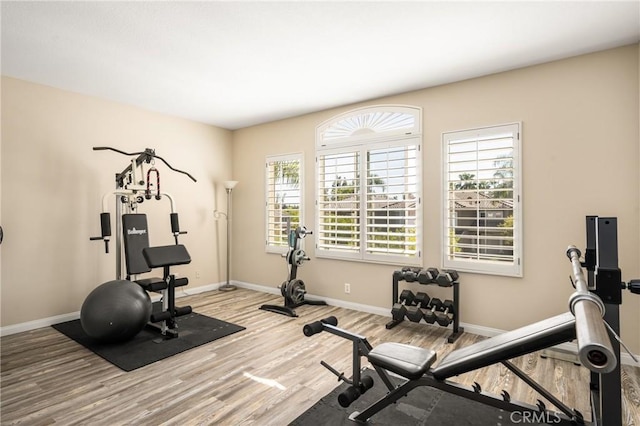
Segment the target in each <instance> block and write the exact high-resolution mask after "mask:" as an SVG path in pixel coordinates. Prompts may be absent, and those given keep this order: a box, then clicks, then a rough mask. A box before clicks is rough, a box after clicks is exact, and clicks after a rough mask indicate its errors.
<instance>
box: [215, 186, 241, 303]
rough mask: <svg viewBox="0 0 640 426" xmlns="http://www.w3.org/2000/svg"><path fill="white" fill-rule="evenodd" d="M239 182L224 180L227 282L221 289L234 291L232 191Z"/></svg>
mask: <svg viewBox="0 0 640 426" xmlns="http://www.w3.org/2000/svg"><path fill="white" fill-rule="evenodd" d="M237 184H238V181H237V180H228V181H225V182H224V188H225V190H226V191H227V214H226V217H227V283H226V284H223V285H221V286H220V288H219V289H218V290H220V291H233V290H235V289H236V286H235V285H231V284H230V278H231V192H232V191H233V188H235V186H236V185H237Z"/></svg>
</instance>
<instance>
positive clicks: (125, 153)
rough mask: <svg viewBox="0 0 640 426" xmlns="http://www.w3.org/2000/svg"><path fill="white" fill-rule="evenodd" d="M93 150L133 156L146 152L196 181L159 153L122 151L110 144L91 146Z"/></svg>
mask: <svg viewBox="0 0 640 426" xmlns="http://www.w3.org/2000/svg"><path fill="white" fill-rule="evenodd" d="M93 150H94V151H113V152H117V153H118V154H122V155H129V156H133V155H142V154H148V155H150V156H151V157H153V158H157V159H158V160H160V161H162V162H163V163H164V164H165V165H166V166H167V167H168V168H169V169H171V170H173V171H174V172H178V173H182V174H184V175H187V176H189V178H191V180H192V181H194V182H197V180H196V179H195V178H194V177H193V176H191V175H190V174H189V173H187V172H185V171H183V170H179V169H176V168H174V167H173V166H171V164H169V163H168V162H167V160H165V159H164V158H162V157H160V156H159V155H157V154H156V153H149V152H124V151H121V150H119V149H116V148H112V147H110V146H94V147H93Z"/></svg>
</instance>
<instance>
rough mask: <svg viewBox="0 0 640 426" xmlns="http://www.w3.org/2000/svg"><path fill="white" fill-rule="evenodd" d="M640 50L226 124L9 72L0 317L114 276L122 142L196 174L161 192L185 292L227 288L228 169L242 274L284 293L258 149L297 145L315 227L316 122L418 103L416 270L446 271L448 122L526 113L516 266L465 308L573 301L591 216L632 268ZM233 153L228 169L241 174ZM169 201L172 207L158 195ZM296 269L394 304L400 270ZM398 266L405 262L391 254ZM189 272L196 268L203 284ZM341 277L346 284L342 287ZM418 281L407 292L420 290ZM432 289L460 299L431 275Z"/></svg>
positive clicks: (631, 312)
mask: <svg viewBox="0 0 640 426" xmlns="http://www.w3.org/2000/svg"><path fill="white" fill-rule="evenodd" d="M639 68H640V47H639V46H638V45H634V46H629V47H625V48H619V49H613V50H609V51H604V52H599V53H595V54H591V55H586V56H581V57H577V58H572V59H568V60H563V61H558V62H554V63H549V64H544V65H540V66H535V67H530V68H526V69H521V70H516V71H511V72H506V73H502V74H497V75H493V76H488V77H484V78H478V79H473V80H468V81H464V82H460V83H455V84H450V85H446V86H441V87H435V88H431V89H425V90H420V91H415V92H411V93H406V94H402V95H398V96H393V97H388V98H384V99H380V100H376V101H372V102H368V103H362V104H357V105H351V106H345V107H341V108H336V109H332V110H328V111H321V112H317V113H314V114H309V115H305V116H301V117H297V118H293V119H289V120H283V121H278V122H273V123H269V124H265V125H261V126H255V127H251V128H247V129H242V130H238V131H235V132H230V131H226V130H222V129H218V128H215V127H212V126H207V125H204V124H198V123H194V122H190V121H187V120H182V119H178V118H174V117H168V116H165V115H162V114H157V113H152V112H148V111H143V110H140V109H137V108H133V107H130V106H126V105H122V104H117V103H113V102H109V101H105V100H100V99H96V98H92V97H87V96H82V95H77V94H73V93H70V92H66V91H62V90H57V89H52V88H49V87H45V86H40V85H36V84H32V83H28V82H24V81H20V80H15V79H11V78H5V77H3V78H2V140H1V142H0V143H1V145H0V147H1V157H0V158H1V162H0V167H1V185H0V191H1V195H2V202H1V211H0V217H1V218H2V226H3V227H4V229H5V235H6V237H5V242H4V243H3V244H2V262H1V276H0V279H1V281H0V284H1V304H0V309H1V315H0V326H2V327H5V326H10V325H13V324H20V323H24V322H27V321H31V320H37V319H42V318H48V317H52V316H55V315H62V314H68V313H71V312H77V311H78V310H79V309H80V306H81V304H82V301H83V300H84V298H85V296H86V295H87V294H88V293H89V292H90V291H91V290H92V289H93V288H95V287H96V286H97V285H98V284H100V283H101V282H104V281H107V280H109V279H112V278H113V275H114V255H113V253H111V254H109V255H105V254H104V251H103V249H102V247H101V243H99V242H89V240H88V238H89V237H90V236H94V235H97V234H98V233H99V221H98V213H99V211H100V202H101V196H102V194H103V193H105V192H108V191H111V190H112V189H113V175H114V173H115V172H117V171H121V170H122V169H123V168H124V167H125V165H126V163H125V162H124V157H120V156H118V155H116V154H115V153H107V152H102V153H96V152H93V151H92V150H91V147H92V146H97V145H112V146H117V147H119V148H121V149H123V150H138V149H143V148H145V147H152V148H155V149H156V150H157V152H158V154H159V155H162V156H164V157H165V158H167V159H168V160H170V162H171V163H172V164H173V165H174V166H175V167H178V168H184V169H186V170H187V171H189V172H190V173H192V174H193V175H194V176H195V177H196V178H197V179H198V183H196V184H194V183H192V182H191V181H189V180H188V179H186V178H185V177H184V176H181V175H176V174H172V173H169V172H168V171H167V170H165V169H162V185H163V189H164V190H166V191H167V192H170V193H172V194H173V195H174V197H175V198H176V202H177V206H178V211H179V212H180V219H181V226H182V228H183V229H184V230H187V231H189V234H187V235H185V236H183V237H182V240H181V242H183V243H184V244H185V245H186V246H187V248H188V249H189V251H190V253H191V255H192V257H193V263H192V264H191V265H188V266H181V267H179V268H180V269H179V270H178V272H179V273H181V274H183V275H187V276H189V277H190V279H191V284H190V286H194V287H195V286H202V285H206V284H211V283H217V282H221V281H223V280H224V279H225V273H224V266H225V265H224V245H225V237H224V229H225V228H224V221H220V222H217V221H215V220H214V218H213V210H215V209H216V208H220V209H221V210H225V208H226V204H225V200H226V199H225V194H224V190H222V189H221V188H220V185H219V184H216V182H217V183H219V182H220V181H223V180H226V179H229V178H231V177H233V179H236V180H238V181H240V183H239V185H238V187H237V188H236V190H234V234H233V235H234V247H233V250H234V256H233V278H234V279H235V280H237V281H240V282H246V283H251V284H258V285H264V286H269V287H275V286H276V285H278V284H280V283H281V282H282V281H283V280H284V278H285V271H286V270H285V266H284V261H283V260H282V258H281V257H280V256H278V255H274V254H267V253H265V251H264V213H263V211H264V185H265V184H264V173H263V170H264V159H265V156H267V155H275V154H284V153H293V152H302V153H304V162H305V185H304V191H305V197H306V198H305V200H306V201H305V222H306V224H307V226H309V227H312V226H313V225H314V219H315V218H314V138H315V127H316V126H317V125H318V124H319V123H321V122H322V121H324V120H326V119H328V118H330V117H332V116H334V115H336V114H339V113H341V112H344V111H347V110H349V109H352V108H355V107H358V106H363V105H372V104H378V103H400V104H410V105H417V106H420V107H422V108H423V111H424V116H423V117H424V118H423V119H424V135H423V141H424V150H423V152H424V162H423V166H424V194H423V195H424V197H425V200H433V201H432V202H431V203H430V204H429V203H425V211H424V217H425V223H424V232H425V243H424V247H423V252H424V254H425V256H424V265H425V266H440V262H441V260H440V258H441V251H440V232H439V229H440V223H441V202H440V197H441V195H440V185H441V165H440V163H441V157H440V155H441V152H440V139H441V133H442V132H444V131H451V130H459V129H466V128H470V127H474V126H485V125H492V124H501V123H506V122H513V121H522V123H523V158H524V160H523V169H524V178H523V184H524V197H523V203H524V238H525V247H524V262H525V264H524V274H525V275H524V278H521V279H517V278H506V277H492V276H487V275H478V274H464V275H463V276H462V288H461V292H462V295H461V302H462V308H461V319H462V321H464V322H466V323H470V324H474V325H478V326H486V327H491V328H497V329H504V330H507V329H512V328H515V327H517V326H520V325H523V324H526V323H529V322H532V321H535V320H538V319H541V318H544V317H547V316H550V315H553V314H555V313H558V312H561V311H564V310H566V302H567V297H568V295H569V294H570V293H571V289H570V286H569V284H568V278H567V277H568V275H569V265H568V261H567V260H566V258H565V257H564V255H563V253H564V250H565V249H566V246H567V245H568V244H572V243H573V244H576V245H578V246H580V247H583V246H584V244H585V242H584V238H585V237H584V216H585V215H587V214H599V215H612V216H617V217H618V218H619V247H620V266H621V268H622V270H623V277H624V278H625V279H627V280H628V279H631V278H635V277H640V205H639V200H640V184H639V181H640V179H639V176H640V173H639V170H640V139H639V132H640V122H639V118H638V116H639V106H638V98H639V97H640V76H639V75H638V69H639ZM232 165H233V170H232V169H231V168H232ZM161 203H164V201H163V202H161ZM157 204H158V203H157V202H154V203H151V204H149V203H148V202H147V203H146V204H144V205H143V207H142V210H143V211H145V212H147V213H149V215H150V220H151V224H150V227H151V230H150V233H151V243H152V244H154V245H155V244H168V243H170V242H171V239H170V236H169V229H168V219H167V210H166V209H167V208H168V206H167V205H164V206H158V205H157ZM306 249H307V252H308V254H309V255H310V256H311V257H312V261H311V262H308V263H306V264H305V265H304V267H303V268H301V269H300V278H302V279H303V280H304V281H305V283H306V285H307V288H308V290H309V291H310V293H312V294H314V295H318V296H324V297H328V298H333V299H341V300H344V301H347V302H353V303H359V304H364V305H371V306H378V307H381V308H385V309H386V308H389V305H390V299H391V273H392V271H393V270H394V269H396V267H394V266H388V265H386V266H385V265H376V264H371V263H361V262H344V261H335V260H327V259H319V258H315V253H314V248H313V244H307V246H306ZM398 266H400V265H398ZM196 272H198V273H199V274H200V278H196ZM345 282H349V283H351V294H348V295H347V294H344V293H343V286H344V283H345ZM417 290H418V287H417V286H414V291H417ZM420 290H423V291H424V290H426V291H428V292H429V294H431V295H432V296H437V297H450V292H449V291H447V290H446V289H440V288H437V287H433V286H429V287H427V288H422V289H420ZM639 323H640V297H638V296H635V295H631V294H629V293H625V294H624V304H623V306H622V328H623V338H624V339H625V340H626V343H627V344H628V345H629V346H630V347H631V348H632V350H633V351H634V352H635V353H640V331H639V327H638V324H639Z"/></svg>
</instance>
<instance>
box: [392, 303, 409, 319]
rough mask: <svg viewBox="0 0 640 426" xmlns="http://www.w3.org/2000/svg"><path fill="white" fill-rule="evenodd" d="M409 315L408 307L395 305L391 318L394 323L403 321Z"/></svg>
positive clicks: (399, 304) (400, 304)
mask: <svg viewBox="0 0 640 426" xmlns="http://www.w3.org/2000/svg"><path fill="white" fill-rule="evenodd" d="M406 313H407V307H406V306H404V305H403V304H402V303H394V304H393V307H392V308H391V317H393V320H394V321H402V320H403V319H404V316H405V314H406Z"/></svg>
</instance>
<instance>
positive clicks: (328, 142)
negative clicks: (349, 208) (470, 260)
mask: <svg viewBox="0 0 640 426" xmlns="http://www.w3.org/2000/svg"><path fill="white" fill-rule="evenodd" d="M398 117H401V118H405V119H406V120H404V122H402V124H401V125H397V123H398V122H399V121H398ZM385 119H388V120H387V122H386V124H385ZM400 121H402V120H400ZM387 124H388V125H387ZM400 146H416V151H417V152H416V156H415V163H416V164H415V169H416V172H415V173H416V175H415V181H416V183H415V195H416V198H415V221H416V224H415V228H416V236H415V238H416V253H415V255H413V256H408V255H394V254H390V253H384V254H375V253H369V252H368V250H367V239H366V229H367V194H366V190H367V172H366V168H367V166H368V165H367V160H366V159H367V152H368V151H372V150H375V149H381V148H382V149H384V148H394V147H400ZM350 152H358V155H359V158H360V162H359V164H360V167H359V168H358V169H359V170H361V171H362V173H360V176H359V188H360V193H359V195H360V197H359V211H360V224H359V229H360V236H359V241H360V244H359V249H358V250H357V251H352V252H347V251H341V250H336V249H323V248H321V247H319V244H320V243H321V241H320V234H319V233H320V231H321V228H320V226H321V206H320V203H319V200H320V199H321V198H320V197H321V191H322V189H321V185H320V182H319V179H320V173H321V170H320V166H321V165H320V158H321V157H322V156H324V155H331V154H336V153H350ZM315 176H316V179H315V190H316V202H315V206H316V215H315V216H316V220H315V230H316V234H317V236H316V238H315V241H316V251H315V256H316V257H319V258H330V259H339V260H350V261H360V262H374V263H384V264H393V265H414V266H420V265H421V264H422V247H423V241H422V221H423V213H422V201H421V200H422V109H421V108H419V107H414V106H406V105H376V106H370V107H364V108H358V109H354V110H351V111H347V112H345V113H343V114H340V115H337V116H335V117H332V118H330V119H329V120H327V121H325V122H323V123H322V124H320V125H319V126H318V127H317V129H316V174H315Z"/></svg>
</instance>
